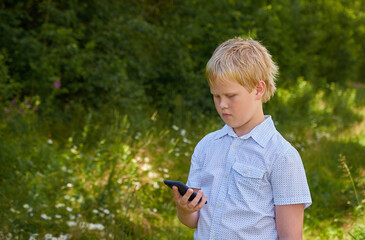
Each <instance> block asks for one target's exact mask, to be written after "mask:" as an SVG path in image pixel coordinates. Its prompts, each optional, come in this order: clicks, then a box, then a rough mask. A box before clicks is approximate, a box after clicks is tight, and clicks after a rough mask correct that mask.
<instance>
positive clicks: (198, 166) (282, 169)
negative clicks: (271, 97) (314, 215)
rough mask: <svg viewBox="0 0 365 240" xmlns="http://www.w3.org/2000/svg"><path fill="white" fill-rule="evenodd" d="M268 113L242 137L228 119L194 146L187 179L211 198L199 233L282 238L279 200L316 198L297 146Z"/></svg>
mask: <svg viewBox="0 0 365 240" xmlns="http://www.w3.org/2000/svg"><path fill="white" fill-rule="evenodd" d="M265 118H266V119H265V121H264V122H262V123H261V124H259V125H258V126H256V127H255V128H254V129H252V131H251V132H250V133H248V134H246V135H244V136H242V137H237V135H236V134H235V132H234V131H233V129H232V128H231V127H229V126H227V125H225V126H224V127H223V128H222V129H221V130H218V131H215V132H212V133H210V134H208V135H206V136H205V137H204V138H203V139H202V140H201V141H200V142H199V143H198V145H197V146H196V148H195V150H194V154H193V156H192V159H191V166H190V172H189V178H188V182H187V185H188V186H189V187H192V188H200V189H202V190H203V191H204V194H205V195H207V197H208V199H207V201H208V203H207V204H206V205H205V206H204V207H203V208H202V209H201V210H200V212H199V214H200V215H199V221H198V227H197V229H196V231H195V233H194V238H195V239H204V240H207V239H212V240H213V239H214V240H215V239H229V240H234V239H249V240H255V239H257V240H263V239H265V240H270V239H278V234H277V230H276V225H275V205H287V204H298V203H304V207H305V208H307V207H308V206H309V205H310V204H311V203H312V200H311V196H310V192H309V187H308V184H307V179H306V176H305V171H304V167H303V163H302V160H301V158H300V156H299V154H298V152H297V151H296V150H295V148H294V147H293V146H292V145H291V144H290V143H289V142H287V141H286V140H285V139H284V138H283V137H282V136H281V134H280V133H279V132H278V131H277V130H276V129H275V126H274V123H273V121H272V119H271V117H270V116H265Z"/></svg>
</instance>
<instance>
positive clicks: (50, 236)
mask: <svg viewBox="0 0 365 240" xmlns="http://www.w3.org/2000/svg"><path fill="white" fill-rule="evenodd" d="M52 237H53V236H52V234H50V233H47V234H46V235H44V239H45V240H51V239H52Z"/></svg>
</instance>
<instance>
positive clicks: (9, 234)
mask: <svg viewBox="0 0 365 240" xmlns="http://www.w3.org/2000/svg"><path fill="white" fill-rule="evenodd" d="M12 237H13V235H12V234H11V233H8V234H6V238H5V239H9V240H10V239H11V238H12Z"/></svg>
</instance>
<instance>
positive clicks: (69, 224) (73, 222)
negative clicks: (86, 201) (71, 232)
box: [67, 221, 77, 227]
mask: <svg viewBox="0 0 365 240" xmlns="http://www.w3.org/2000/svg"><path fill="white" fill-rule="evenodd" d="M67 225H68V226H69V227H75V226H76V225H77V223H76V222H75V221H68V222H67Z"/></svg>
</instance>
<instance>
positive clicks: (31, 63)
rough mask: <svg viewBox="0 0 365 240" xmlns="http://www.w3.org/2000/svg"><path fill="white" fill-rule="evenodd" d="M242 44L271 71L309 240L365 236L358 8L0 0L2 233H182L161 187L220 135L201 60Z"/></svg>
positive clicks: (364, 112) (299, 2) (276, 115)
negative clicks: (262, 55) (262, 51)
mask: <svg viewBox="0 0 365 240" xmlns="http://www.w3.org/2000/svg"><path fill="white" fill-rule="evenodd" d="M237 36H240V37H243V38H246V37H251V38H253V39H256V40H259V41H260V42H261V43H262V44H263V45H265V46H266V47H267V48H268V49H269V51H270V52H271V54H272V55H273V58H274V60H275V61H276V62H277V64H278V65H279V68H280V76H279V78H278V81H277V87H278V90H277V93H276V95H275V96H274V97H273V98H272V100H270V102H268V103H266V104H264V111H265V113H266V114H270V115H272V116H273V119H274V120H275V123H276V127H277V129H278V130H279V131H280V132H281V133H282V135H283V136H284V137H285V138H286V139H287V140H289V141H290V142H291V143H292V144H293V145H294V146H295V147H296V148H297V149H298V151H299V152H300V154H301V156H302V159H303V163H304V166H305V169H306V173H307V178H308V182H309V186H310V189H311V194H312V199H313V205H312V206H311V207H310V208H308V209H307V210H306V211H305V219H304V235H305V239H365V211H364V207H365V201H364V196H365V119H364V117H365V57H364V56H365V2H364V1H362V0H319V1H312V0H272V1H269V0H268V1H262V0H256V1H249V0H247V1H246V0H244V1H243V0H225V1H222V0H219V1H217V0H209V1H208V0H186V1H179V0H109V1H101V0H88V1H84V0H62V1H60V0H23V1H16V0H14V1H12V0H2V1H0V164H1V167H0V239H192V234H193V230H191V229H188V228H187V227H185V226H183V225H182V224H181V223H179V221H178V220H177V218H176V215H175V206H174V203H173V199H172V193H171V190H170V189H169V188H167V187H166V186H164V184H163V180H164V179H173V180H180V181H183V182H185V181H186V180H187V174H188V171H189V164H190V157H191V154H192V152H193V150H194V147H195V145H196V144H197V143H198V141H199V140H200V139H201V138H202V137H203V136H205V135H206V134H207V133H209V132H211V131H214V130H217V129H219V128H221V127H222V126H223V122H222V121H221V120H220V119H219V116H218V114H216V112H215V109H214V105H213V101H212V97H211V96H210V92H209V87H208V84H207V82H206V79H205V73H204V71H205V64H206V63H207V61H208V60H209V58H210V56H211V54H212V53H213V51H214V49H215V48H216V47H217V46H218V45H219V44H220V43H221V42H223V41H225V40H227V39H229V38H233V37H237ZM208 201H209V200H208Z"/></svg>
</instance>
